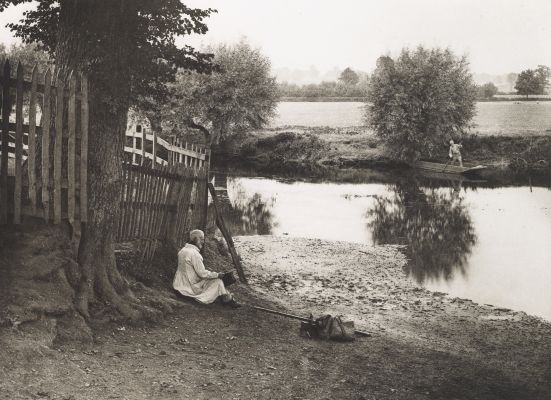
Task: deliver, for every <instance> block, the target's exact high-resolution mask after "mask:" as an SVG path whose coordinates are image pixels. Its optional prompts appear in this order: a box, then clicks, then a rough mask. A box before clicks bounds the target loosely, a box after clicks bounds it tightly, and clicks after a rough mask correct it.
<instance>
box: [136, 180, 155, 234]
mask: <svg viewBox="0 0 551 400" xmlns="http://www.w3.org/2000/svg"><path fill="white" fill-rule="evenodd" d="M147 176H148V180H147V186H146V193H145V196H146V197H145V201H146V202H147V203H148V204H149V205H150V206H149V207H148V208H145V209H144V210H143V211H144V213H143V218H142V221H141V226H140V232H141V236H140V237H141V238H142V239H145V238H147V232H148V228H149V226H148V225H149V222H150V220H151V214H153V197H154V195H155V193H154V191H155V186H156V181H157V177H156V176H154V175H153V174H147Z"/></svg>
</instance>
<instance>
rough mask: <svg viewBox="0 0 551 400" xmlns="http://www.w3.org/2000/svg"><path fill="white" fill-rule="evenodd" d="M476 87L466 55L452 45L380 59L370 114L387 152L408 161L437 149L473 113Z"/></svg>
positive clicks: (465, 125)
mask: <svg viewBox="0 0 551 400" xmlns="http://www.w3.org/2000/svg"><path fill="white" fill-rule="evenodd" d="M475 98H476V87H475V85H474V83H473V80H472V76H471V73H470V72H469V69H468V62H467V60H466V58H465V57H461V58H458V57H456V56H455V55H454V54H453V53H452V52H451V51H450V50H447V49H446V50H442V49H431V50H428V49H425V48H423V47H418V48H417V49H416V50H415V51H410V50H408V49H404V50H403V51H402V53H401V55H400V56H399V57H398V58H397V59H396V60H393V59H392V58H390V57H388V56H385V57H380V58H379V59H378V61H377V68H376V69H375V72H374V73H373V75H372V77H371V81H370V85H369V93H368V102H369V103H368V105H367V106H366V119H367V123H368V124H369V126H370V127H371V128H372V129H373V130H374V131H375V133H376V134H377V135H378V136H379V137H381V138H382V139H384V140H385V142H386V144H387V147H388V149H389V151H390V152H391V153H392V154H393V155H394V156H396V157H398V158H400V159H405V160H412V159H417V158H419V157H421V156H428V157H431V156H433V155H434V154H436V153H437V152H438V151H439V150H440V149H442V148H443V145H444V144H445V143H446V142H447V141H448V140H449V138H451V137H456V136H461V135H463V134H464V130H465V129H466V128H468V127H469V122H470V121H471V119H472V117H473V116H474V113H475Z"/></svg>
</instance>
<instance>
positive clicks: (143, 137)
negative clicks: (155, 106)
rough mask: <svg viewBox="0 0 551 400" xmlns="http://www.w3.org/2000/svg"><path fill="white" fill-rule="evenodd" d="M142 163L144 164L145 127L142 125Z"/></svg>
mask: <svg viewBox="0 0 551 400" xmlns="http://www.w3.org/2000/svg"><path fill="white" fill-rule="evenodd" d="M141 164H142V165H144V164H145V128H144V127H143V126H142V162H141Z"/></svg>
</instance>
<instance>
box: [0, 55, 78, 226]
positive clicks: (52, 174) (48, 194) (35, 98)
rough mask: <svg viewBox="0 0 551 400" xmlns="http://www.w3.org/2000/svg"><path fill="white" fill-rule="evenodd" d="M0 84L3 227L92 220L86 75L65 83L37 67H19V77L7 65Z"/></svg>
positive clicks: (74, 76)
mask: <svg viewBox="0 0 551 400" xmlns="http://www.w3.org/2000/svg"><path fill="white" fill-rule="evenodd" d="M26 75H28V76H30V78H27V77H26ZM0 85H1V87H2V90H1V94H2V119H1V121H0V126H1V128H2V135H1V147H0V224H6V223H8V222H13V223H14V224H20V223H21V217H22V215H28V216H33V217H39V218H43V219H44V220H45V221H46V222H53V223H59V222H61V220H62V219H68V220H69V221H70V222H73V221H75V220H80V221H86V220H87V191H86V188H87V179H88V177H87V172H88V170H87V154H88V153H87V152H88V83H87V79H86V76H84V75H82V74H77V73H72V74H71V75H70V77H69V79H68V81H67V82H63V81H62V80H61V79H59V77H57V76H54V75H53V73H52V71H51V70H50V69H48V70H47V71H46V72H45V73H44V74H43V75H42V74H40V73H39V71H38V68H37V66H35V67H34V68H33V69H32V72H31V73H29V71H28V70H27V74H26V73H25V68H24V67H23V65H22V64H21V63H18V64H17V68H16V76H15V78H14V77H12V70H11V65H10V62H9V60H6V61H5V63H4V68H3V70H2V73H1V76H0ZM25 101H27V102H28V105H26V104H25V107H24V102H25ZM14 105H15V110H13V108H14V107H13V106H14ZM37 108H40V110H37ZM37 116H38V117H40V119H41V122H39V123H38V124H37ZM10 119H12V121H13V119H15V121H14V122H12V121H10ZM10 217H11V220H10Z"/></svg>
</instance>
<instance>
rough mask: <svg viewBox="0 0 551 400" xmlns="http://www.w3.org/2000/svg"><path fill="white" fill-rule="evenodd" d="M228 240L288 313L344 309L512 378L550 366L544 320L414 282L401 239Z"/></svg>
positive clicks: (370, 326)
mask: <svg viewBox="0 0 551 400" xmlns="http://www.w3.org/2000/svg"><path fill="white" fill-rule="evenodd" d="M235 243H236V247H237V249H238V252H239V254H240V257H241V258H242V260H243V264H244V267H245V270H246V272H247V274H248V276H249V280H250V283H251V289H252V290H253V291H256V292H258V293H259V294H260V295H261V296H262V297H263V298H264V299H265V300H268V301H270V302H273V303H275V304H279V305H280V306H281V307H282V308H283V309H287V310H290V311H291V312H293V313H298V314H299V315H307V314H308V313H310V312H312V313H314V315H323V314H325V313H330V314H333V315H345V317H346V318H347V319H351V320H354V321H355V322H356V326H357V328H358V329H362V330H365V331H368V332H371V333H373V334H375V335H383V336H386V337H389V338H390V337H391V338H392V339H393V340H397V341H401V342H404V343H408V344H410V345H411V344H413V345H415V346H421V347H423V348H426V349H430V350H434V351H437V352H445V353H449V354H462V355H464V356H465V357H466V358H468V359H471V360H472V361H473V362H475V363H481V364H483V365H484V366H485V367H489V368H497V369H499V370H501V372H503V373H506V374H510V376H511V377H515V379H517V378H519V377H522V379H527V380H530V379H531V378H533V377H537V378H536V380H539V379H543V377H544V376H546V374H547V372H546V371H545V369H546V368H543V369H542V365H543V364H548V365H550V366H551V363H550V361H549V360H547V361H545V360H546V358H547V357H548V354H551V336H550V334H551V322H550V321H547V320H545V319H543V318H541V317H537V316H533V315H529V314H527V313H525V312H524V311H518V310H516V311H515V310H511V309H508V308H505V307H500V306H495V305H491V304H479V303H476V302H474V301H472V300H470V299H464V298H459V297H453V296H450V295H448V294H447V293H443V292H434V291H430V290H428V289H425V288H422V287H420V286H419V285H418V284H416V283H415V282H413V280H412V279H411V278H408V277H407V276H406V272H405V270H404V268H405V266H406V264H407V262H408V261H407V258H406V257H405V255H404V254H403V251H402V249H401V248H402V247H403V246H395V245H383V246H371V245H366V244H360V243H349V242H339V241H329V240H320V239H307V238H294V237H288V236H271V235H266V236H240V237H236V238H235ZM474 338H477V339H476V340H473V339H474ZM536 348H537V349H538V351H537V352H535V351H534V349H536ZM527 386H530V384H528V385H527Z"/></svg>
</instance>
